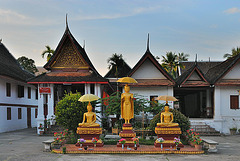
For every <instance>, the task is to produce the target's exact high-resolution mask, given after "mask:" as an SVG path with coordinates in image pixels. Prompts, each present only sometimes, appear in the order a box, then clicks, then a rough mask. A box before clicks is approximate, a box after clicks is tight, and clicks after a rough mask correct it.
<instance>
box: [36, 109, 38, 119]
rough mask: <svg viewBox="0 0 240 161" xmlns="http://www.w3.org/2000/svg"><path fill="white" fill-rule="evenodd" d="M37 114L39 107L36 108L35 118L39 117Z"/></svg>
mask: <svg viewBox="0 0 240 161" xmlns="http://www.w3.org/2000/svg"><path fill="white" fill-rule="evenodd" d="M37 115H38V109H37V108H35V118H37Z"/></svg>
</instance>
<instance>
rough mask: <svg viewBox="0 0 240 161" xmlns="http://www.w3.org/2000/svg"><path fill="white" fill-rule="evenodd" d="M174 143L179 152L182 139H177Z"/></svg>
mask: <svg viewBox="0 0 240 161" xmlns="http://www.w3.org/2000/svg"><path fill="white" fill-rule="evenodd" d="M173 142H174V143H175V145H176V149H178V150H179V148H178V145H179V144H180V139H179V138H176V137H175V138H174V140H173Z"/></svg>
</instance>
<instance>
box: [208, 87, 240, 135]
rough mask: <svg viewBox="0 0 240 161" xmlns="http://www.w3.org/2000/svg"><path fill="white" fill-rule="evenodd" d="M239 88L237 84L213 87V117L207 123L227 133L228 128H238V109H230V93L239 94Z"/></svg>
mask: <svg viewBox="0 0 240 161" xmlns="http://www.w3.org/2000/svg"><path fill="white" fill-rule="evenodd" d="M239 89H240V87H238V86H216V87H215V91H214V92H215V97H214V104H215V109H214V111H215V112H214V119H213V122H209V125H211V126H212V127H214V128H215V129H216V130H218V131H220V132H222V133H225V134H229V133H230V131H229V129H230V128H233V127H237V128H238V129H239V128H240V109H230V95H239V92H238V90H239ZM239 102H240V101H239Z"/></svg>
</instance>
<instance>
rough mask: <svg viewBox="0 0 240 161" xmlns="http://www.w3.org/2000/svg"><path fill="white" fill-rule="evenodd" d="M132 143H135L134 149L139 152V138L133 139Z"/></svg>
mask: <svg viewBox="0 0 240 161" xmlns="http://www.w3.org/2000/svg"><path fill="white" fill-rule="evenodd" d="M132 141H133V142H134V149H135V150H137V144H138V143H139V137H134V138H132Z"/></svg>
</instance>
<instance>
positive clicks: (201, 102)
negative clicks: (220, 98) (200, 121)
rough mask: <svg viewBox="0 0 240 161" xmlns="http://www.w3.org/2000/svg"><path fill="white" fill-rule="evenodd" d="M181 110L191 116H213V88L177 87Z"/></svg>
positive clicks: (175, 92)
mask: <svg viewBox="0 0 240 161" xmlns="http://www.w3.org/2000/svg"><path fill="white" fill-rule="evenodd" d="M174 96H175V97H176V98H177V99H178V100H179V111H180V112H182V113H183V114H184V115H185V116H187V117H189V118H212V117H213V88H210V87H201V88H176V89H174Z"/></svg>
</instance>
